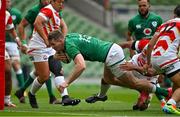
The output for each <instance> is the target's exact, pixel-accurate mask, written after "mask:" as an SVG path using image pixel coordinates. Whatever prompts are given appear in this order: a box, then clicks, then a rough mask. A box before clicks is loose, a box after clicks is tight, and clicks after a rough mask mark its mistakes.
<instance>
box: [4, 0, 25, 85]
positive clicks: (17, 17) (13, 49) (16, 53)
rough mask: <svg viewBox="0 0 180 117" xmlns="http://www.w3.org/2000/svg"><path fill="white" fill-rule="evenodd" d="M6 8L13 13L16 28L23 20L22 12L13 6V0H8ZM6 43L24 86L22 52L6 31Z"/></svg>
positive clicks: (13, 64)
mask: <svg viewBox="0 0 180 117" xmlns="http://www.w3.org/2000/svg"><path fill="white" fill-rule="evenodd" d="M6 9H7V10H8V11H9V13H10V14H11V16H12V19H13V24H14V26H15V28H16V26H17V25H18V24H19V23H20V22H21V19H22V17H21V12H20V11H19V10H18V9H15V8H12V7H11V0H6ZM5 45H6V50H7V52H8V53H9V55H10V57H11V61H12V67H13V69H14V71H15V73H16V78H17V80H18V86H19V87H22V86H23V84H24V76H23V72H22V69H21V64H20V54H19V50H18V48H17V44H16V43H15V41H14V39H13V38H12V36H10V35H9V33H6V43H5Z"/></svg>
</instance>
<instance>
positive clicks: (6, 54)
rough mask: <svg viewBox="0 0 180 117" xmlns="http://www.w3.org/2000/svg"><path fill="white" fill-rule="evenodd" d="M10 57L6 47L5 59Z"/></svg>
mask: <svg viewBox="0 0 180 117" xmlns="http://www.w3.org/2000/svg"><path fill="white" fill-rule="evenodd" d="M8 59H10V56H9V54H8V52H7V51H6V49H5V60H8Z"/></svg>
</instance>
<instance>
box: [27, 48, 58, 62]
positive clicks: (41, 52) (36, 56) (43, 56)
mask: <svg viewBox="0 0 180 117" xmlns="http://www.w3.org/2000/svg"><path fill="white" fill-rule="evenodd" d="M54 54H55V50H54V49H52V48H45V49H29V50H28V55H29V56H30V59H31V61H32V62H43V61H48V58H49V56H52V55H54Z"/></svg>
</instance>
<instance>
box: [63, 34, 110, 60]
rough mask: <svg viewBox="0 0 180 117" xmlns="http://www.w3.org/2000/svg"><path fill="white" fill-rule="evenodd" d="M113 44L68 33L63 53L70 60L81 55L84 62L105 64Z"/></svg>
mask: <svg viewBox="0 0 180 117" xmlns="http://www.w3.org/2000/svg"><path fill="white" fill-rule="evenodd" d="M112 44H113V43H111V42H106V41H102V40H100V39H98V38H95V37H91V36H87V35H82V34H78V33H70V34H68V35H67V36H66V38H65V45H64V46H65V52H66V53H67V54H68V56H69V57H70V58H72V59H74V58H75V57H76V55H77V54H82V56H83V57H84V59H85V60H88V61H99V62H105V60H106V56H107V54H108V52H109V49H110V48H111V46H112Z"/></svg>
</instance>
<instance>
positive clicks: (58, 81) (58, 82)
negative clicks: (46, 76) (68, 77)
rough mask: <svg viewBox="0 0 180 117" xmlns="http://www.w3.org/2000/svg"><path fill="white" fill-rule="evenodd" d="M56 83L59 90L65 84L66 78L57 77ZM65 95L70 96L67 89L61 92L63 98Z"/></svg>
mask: <svg viewBox="0 0 180 117" xmlns="http://www.w3.org/2000/svg"><path fill="white" fill-rule="evenodd" d="M54 82H55V85H56V88H57V89H59V86H60V85H61V84H62V83H63V82H65V80H64V76H58V77H55V79H54ZM65 95H68V91H67V88H65V89H64V91H63V92H61V97H63V96H65Z"/></svg>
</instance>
